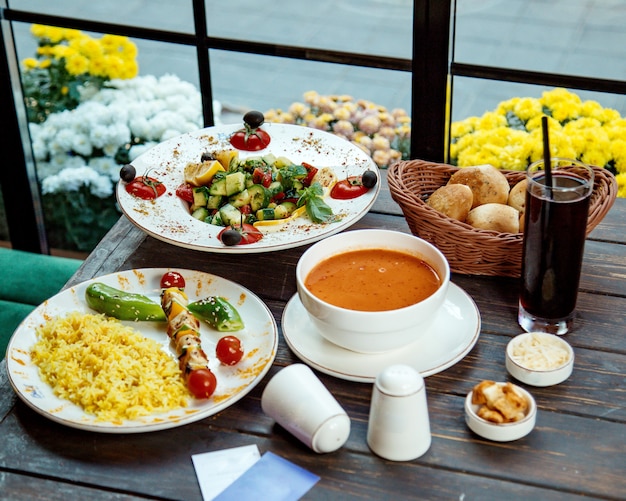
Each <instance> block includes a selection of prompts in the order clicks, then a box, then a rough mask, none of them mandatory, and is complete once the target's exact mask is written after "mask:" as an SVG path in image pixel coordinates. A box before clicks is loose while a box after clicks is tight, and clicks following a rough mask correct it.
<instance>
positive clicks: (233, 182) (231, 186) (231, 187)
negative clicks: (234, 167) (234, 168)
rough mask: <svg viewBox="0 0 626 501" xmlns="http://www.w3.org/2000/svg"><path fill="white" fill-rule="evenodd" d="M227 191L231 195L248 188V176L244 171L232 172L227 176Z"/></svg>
mask: <svg viewBox="0 0 626 501" xmlns="http://www.w3.org/2000/svg"><path fill="white" fill-rule="evenodd" d="M225 179H226V193H225V195H227V196H231V195H234V194H235V193H239V192H240V191H243V190H244V189H245V188H246V176H245V174H244V173H243V172H232V173H231V174H228V175H227V176H226V178H225Z"/></svg>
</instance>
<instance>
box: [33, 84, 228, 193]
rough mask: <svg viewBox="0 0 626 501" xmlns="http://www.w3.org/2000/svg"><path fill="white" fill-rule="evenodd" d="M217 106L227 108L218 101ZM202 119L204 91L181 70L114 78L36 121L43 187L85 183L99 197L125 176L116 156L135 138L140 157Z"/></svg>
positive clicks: (134, 150)
mask: <svg viewBox="0 0 626 501" xmlns="http://www.w3.org/2000/svg"><path fill="white" fill-rule="evenodd" d="M214 110H217V113H218V114H219V113H221V107H220V105H219V103H218V102H216V103H214ZM217 118H218V117H216V119H217ZM202 125H203V116H202V99H201V96H200V93H199V92H198V90H197V89H196V88H195V87H194V86H193V85H192V84H190V83H189V82H184V81H182V80H180V79H179V78H178V77H177V76H175V75H165V76H162V77H160V78H157V77H155V76H153V75H146V76H141V77H136V78H133V79H130V80H111V81H109V82H107V83H106V84H105V87H104V88H102V89H101V90H100V91H98V92H96V93H88V94H87V93H85V94H83V95H82V102H81V103H80V104H79V106H78V107H77V108H75V109H74V110H71V111H69V110H65V111H62V112H58V113H53V114H51V115H50V116H49V117H48V118H47V119H46V121H45V122H44V123H42V124H30V133H31V139H32V143H33V153H34V156H35V160H36V162H37V171H38V176H39V179H40V180H41V183H42V192H43V193H44V194H45V193H57V192H63V191H68V192H69V191H76V189H78V187H80V186H83V185H84V186H89V189H90V190H91V192H92V193H93V194H94V195H96V196H98V197H102V198H104V197H107V196H110V195H111V194H112V192H113V191H112V190H113V188H112V183H113V182H115V181H116V180H117V178H118V176H119V169H120V165H119V164H118V163H117V162H116V161H115V157H116V155H117V154H118V152H119V151H120V149H125V148H127V147H128V145H129V144H133V146H132V147H131V148H130V150H129V152H128V154H129V158H130V159H131V160H134V159H135V158H137V156H139V155H140V154H142V153H143V152H145V151H147V150H148V149H150V148H152V147H153V146H154V145H155V144H157V143H158V142H160V141H164V140H166V139H169V138H171V137H175V136H179V135H180V134H183V133H185V132H190V131H192V130H196V129H198V128H200V127H202Z"/></svg>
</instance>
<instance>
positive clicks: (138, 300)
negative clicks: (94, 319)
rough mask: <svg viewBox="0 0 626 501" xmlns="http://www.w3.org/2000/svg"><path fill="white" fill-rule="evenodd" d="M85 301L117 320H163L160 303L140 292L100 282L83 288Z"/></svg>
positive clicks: (99, 311)
mask: <svg viewBox="0 0 626 501" xmlns="http://www.w3.org/2000/svg"><path fill="white" fill-rule="evenodd" d="M85 301H86V302H87V305H89V307H90V308H92V309H94V310H96V311H97V312H98V313H104V314H105V315H108V316H110V317H114V318H117V319H119V320H135V321H139V320H148V321H154V322H165V320H166V319H165V313H164V311H163V308H161V305H160V304H157V303H156V302H154V301H153V300H152V299H150V298H148V297H146V296H143V295H142V294H134V293H132V292H125V291H121V290H119V289H116V288H114V287H111V286H110V285H106V284H103V283H101V282H94V283H93V284H91V285H90V286H89V287H87V289H86V290H85Z"/></svg>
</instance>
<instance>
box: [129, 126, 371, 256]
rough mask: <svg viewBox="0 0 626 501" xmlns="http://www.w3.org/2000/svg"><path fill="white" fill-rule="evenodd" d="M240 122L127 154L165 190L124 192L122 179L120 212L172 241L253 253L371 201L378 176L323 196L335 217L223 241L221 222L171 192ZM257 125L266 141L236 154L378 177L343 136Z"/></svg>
mask: <svg viewBox="0 0 626 501" xmlns="http://www.w3.org/2000/svg"><path fill="white" fill-rule="evenodd" d="M240 128H241V126H239V125H220V126H215V127H207V128H206V129H201V130H198V131H195V132H191V133H188V134H183V135H181V136H178V137H175V138H172V139H170V140H168V141H165V142H163V143H160V144H158V145H157V146H155V147H154V148H152V149H150V150H148V151H147V152H145V153H144V154H142V155H141V156H139V157H137V158H136V159H135V160H133V165H134V166H135V168H136V170H137V175H144V174H146V173H148V172H149V174H150V176H152V177H155V178H156V179H158V180H159V181H161V182H163V183H164V184H165V187H166V189H167V191H166V193H165V194H164V195H162V196H160V197H159V198H157V199H156V200H154V201H152V200H150V201H146V200H142V199H140V198H137V197H134V196H132V195H129V194H128V193H127V192H126V190H125V184H124V183H122V182H119V183H118V184H117V200H118V202H119V204H120V207H121V209H122V211H123V212H124V214H125V215H126V216H127V217H128V219H130V220H131V222H132V223H133V224H135V225H136V226H137V227H139V228H140V229H141V230H143V231H145V232H146V233H148V234H149V235H151V236H153V237H155V238H158V239H159V240H163V241H164V242H168V243H170V244H173V245H178V246H181V247H186V248H189V249H195V250H201V251H209V252H227V253H254V252H268V251H277V250H281V249H289V248H292V247H297V246H300V245H306V244H310V243H312V242H315V241H317V240H320V239H322V238H324V237H326V236H329V235H332V234H334V233H337V232H339V231H341V230H344V229H345V228H347V227H349V226H351V225H353V224H354V223H356V222H357V221H358V220H359V219H361V218H362V217H363V216H364V215H365V214H366V213H367V211H368V210H369V209H370V207H371V206H372V205H373V204H374V202H375V200H376V197H377V196H378V193H379V191H380V182H379V183H377V184H376V186H375V187H374V188H372V189H371V190H369V191H368V192H367V193H366V194H364V195H362V196H360V197H358V198H355V199H353V200H334V199H332V198H330V197H327V198H326V199H325V201H326V203H327V204H328V205H329V206H330V207H331V208H332V209H333V213H334V214H335V215H337V216H340V217H341V220H340V221H338V222H335V223H324V224H316V223H312V222H311V220H310V219H309V218H308V217H306V216H302V217H300V218H298V219H296V220H295V221H293V222H289V223H286V224H283V225H281V226H280V227H271V229H267V228H262V229H261V231H262V232H263V233H264V236H263V238H262V239H261V240H259V241H258V242H256V243H254V244H248V245H235V246H230V247H229V246H225V245H224V244H222V242H221V241H220V240H219V239H218V238H217V235H218V234H219V232H220V231H221V230H222V228H221V227H220V226H215V225H211V224H208V223H205V222H203V221H199V220H197V219H194V218H193V217H191V214H190V213H189V208H188V204H187V203H186V202H184V201H183V200H181V199H180V198H179V197H177V196H176V188H177V187H178V186H179V185H181V184H182V183H183V170H184V168H185V166H186V165H187V164H188V163H189V162H199V161H200V157H201V156H202V153H205V152H211V151H216V150H220V149H233V147H232V146H231V145H230V143H229V137H230V135H231V134H232V133H233V132H234V131H236V130H238V129H240ZM263 128H264V129H265V130H266V131H267V132H268V133H269V134H270V137H271V142H270V144H269V146H268V147H267V148H265V149H264V150H260V151H256V152H244V151H239V157H240V158H247V157H250V156H259V155H267V154H270V153H271V154H273V155H274V156H276V157H279V156H285V157H287V158H289V159H290V160H291V161H293V162H296V163H300V162H308V163H309V164H311V165H314V166H315V167H317V168H322V167H331V168H332V169H333V170H334V171H335V174H336V176H337V179H338V180H341V179H345V178H346V177H348V176H352V175H357V174H362V173H363V172H364V171H365V170H366V169H368V168H369V169H371V170H373V171H375V172H376V173H377V175H378V177H379V179H380V173H379V171H378V167H377V166H376V164H375V163H374V161H373V160H372V159H371V157H370V156H369V155H367V154H366V153H365V152H364V151H363V150H361V149H360V148H359V147H357V146H355V145H354V144H352V143H351V142H349V141H347V140H345V139H342V138H340V137H337V136H335V135H333V134H330V133H328V132H324V131H320V130H317V129H310V128H308V127H302V126H299V125H288V124H271V123H268V124H264V125H263Z"/></svg>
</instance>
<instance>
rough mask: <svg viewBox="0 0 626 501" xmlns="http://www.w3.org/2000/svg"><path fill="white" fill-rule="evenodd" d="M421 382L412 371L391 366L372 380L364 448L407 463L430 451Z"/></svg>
mask: <svg viewBox="0 0 626 501" xmlns="http://www.w3.org/2000/svg"><path fill="white" fill-rule="evenodd" d="M430 443H431V434H430V421H429V418H428V404H427V402H426V386H425V384H424V378H423V377H422V376H421V375H420V373H419V372H417V371H416V370H415V369H413V368H412V367H409V366H407V365H392V366H390V367H387V368H386V369H385V370H383V371H382V372H381V373H380V374H378V376H377V377H376V381H375V383H374V388H373V391H372V401H371V404H370V415H369V423H368V428H367V444H368V445H369V447H370V449H371V450H372V451H373V452H374V453H375V454H377V455H378V456H380V457H383V458H385V459H389V460H391V461H410V460H412V459H416V458H418V457H420V456H421V455H423V454H424V453H425V452H426V451H427V450H428V449H429V447H430Z"/></svg>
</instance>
